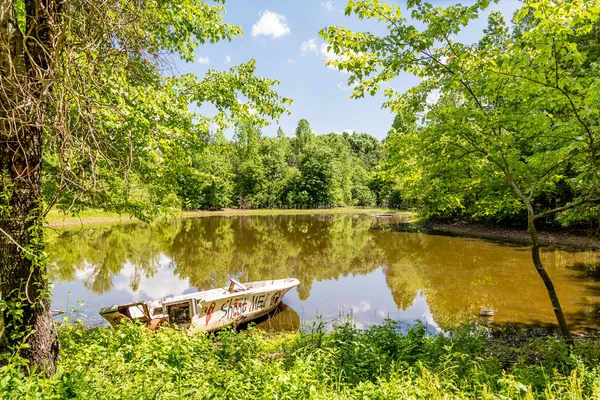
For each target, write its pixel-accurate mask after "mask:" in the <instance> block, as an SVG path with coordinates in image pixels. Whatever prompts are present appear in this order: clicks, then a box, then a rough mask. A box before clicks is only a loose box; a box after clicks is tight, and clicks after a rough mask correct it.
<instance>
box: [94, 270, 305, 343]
mask: <svg viewBox="0 0 600 400" xmlns="http://www.w3.org/2000/svg"><path fill="white" fill-rule="evenodd" d="M232 282H235V281H232ZM299 283H300V282H299V281H298V280H297V279H292V278H290V279H279V280H272V281H258V282H249V283H245V284H243V285H242V284H239V283H236V284H234V283H232V284H231V285H229V287H224V288H218V289H212V290H207V291H204V292H198V293H193V294H187V295H181V296H176V297H171V298H167V299H163V300H154V301H148V302H137V303H129V304H123V305H117V306H112V307H108V308H104V309H102V310H100V315H102V316H103V317H104V318H105V319H106V320H108V321H109V322H110V323H111V325H113V326H114V325H116V324H118V323H119V322H120V321H121V320H122V319H123V318H126V319H129V320H139V321H141V322H143V323H144V324H146V325H147V326H148V327H149V328H151V329H155V328H156V327H157V326H158V325H160V324H164V323H169V324H172V325H178V326H188V327H189V328H190V330H191V331H193V332H208V331H213V330H215V329H218V328H221V327H224V326H227V325H232V324H234V325H237V324H241V323H245V322H249V321H252V320H254V319H256V318H260V317H262V316H264V315H266V314H268V313H270V312H272V311H273V310H274V309H275V308H276V307H278V306H279V304H280V303H281V300H282V299H283V297H284V296H285V294H286V293H287V292H288V291H289V290H290V289H292V288H293V287H295V286H297V285H298V284H299Z"/></svg>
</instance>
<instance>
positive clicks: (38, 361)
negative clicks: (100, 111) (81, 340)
mask: <svg viewBox="0 0 600 400" xmlns="http://www.w3.org/2000/svg"><path fill="white" fill-rule="evenodd" d="M0 149H2V150H0V151H1V154H0V166H2V169H3V170H4V177H3V178H4V180H3V183H4V185H3V186H4V188H3V189H7V190H8V191H9V193H11V197H10V200H9V202H8V204H4V206H8V210H6V211H8V212H7V213H6V212H5V213H2V218H0V228H1V229H2V230H3V231H4V232H3V233H2V234H1V235H0V291H1V293H2V300H4V301H5V302H6V304H7V309H6V311H5V313H4V316H3V317H4V332H3V342H4V345H6V346H8V348H9V349H10V350H13V351H14V350H19V352H20V353H21V355H22V356H23V357H25V358H27V359H29V360H30V361H31V363H32V364H34V365H37V366H38V367H39V368H41V369H42V370H43V371H45V372H46V373H48V374H53V373H54V369H55V367H54V364H55V361H56V358H57V356H58V340H57V335H56V329H55V326H54V323H53V321H52V316H51V314H50V300H49V290H48V281H47V276H46V273H47V271H46V264H45V260H43V259H42V258H40V255H41V253H42V251H43V236H42V229H41V217H40V213H41V211H40V209H41V180H40V178H41V176H40V167H41V129H39V128H30V129H28V130H27V133H26V134H23V135H20V137H19V141H18V142H16V141H7V140H1V141H0ZM7 184H8V185H10V186H7ZM24 344H26V346H23V345H24Z"/></svg>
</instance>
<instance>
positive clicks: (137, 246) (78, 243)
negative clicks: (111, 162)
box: [48, 215, 381, 299]
mask: <svg viewBox="0 0 600 400" xmlns="http://www.w3.org/2000/svg"><path fill="white" fill-rule="evenodd" d="M372 224H373V219H372V218H370V217H367V216H364V215H363V216H351V215H317V216H307V215H289V216H264V217H263V216H261V217H231V218H223V217H209V218H200V219H186V220H183V221H178V222H172V223H163V224H156V225H150V226H148V225H141V224H126V225H113V226H108V227H94V228H92V229H86V230H84V231H82V232H79V233H77V232H63V233H61V234H59V235H56V236H55V237H53V238H51V239H50V240H49V244H48V250H49V253H50V255H51V259H52V261H53V262H54V264H55V265H56V268H55V269H54V279H60V280H74V279H75V278H76V275H77V271H86V272H87V274H86V280H85V286H86V287H87V288H88V289H90V290H91V291H92V292H94V293H105V292H107V291H109V290H110V288H111V286H112V279H113V278H114V277H115V276H117V275H118V274H119V273H120V272H121V271H122V269H123V267H124V266H125V265H129V266H130V267H132V268H133V269H134V271H133V274H132V281H131V282H130V285H131V287H132V288H133V289H134V290H135V289H136V288H137V285H139V279H141V277H146V278H147V277H151V276H153V275H154V274H155V273H156V271H157V270H158V268H159V258H160V255H161V254H164V255H166V256H167V257H169V258H170V259H171V265H172V266H173V268H174V273H175V274H177V275H178V276H180V277H181V278H185V279H188V280H189V281H190V284H192V285H193V286H196V287H198V288H199V289H201V290H202V289H208V288H212V287H215V286H220V285H224V284H225V282H226V280H227V276H228V275H236V276H238V278H240V279H242V280H245V281H254V280H266V279H279V278H284V277H290V276H293V277H296V278H298V279H299V280H300V281H301V282H302V283H301V285H300V287H299V288H298V291H299V294H300V297H301V298H303V299H305V298H307V297H308V296H309V293H310V288H311V285H312V282H313V281H314V280H324V279H334V278H338V277H339V276H342V275H348V274H365V273H369V272H371V271H373V270H374V269H375V268H376V267H377V266H378V265H379V264H380V261H381V255H380V252H379V251H378V250H377V249H376V248H375V246H374V245H373V243H372V234H371V232H370V231H369V230H370V228H371V226H372Z"/></svg>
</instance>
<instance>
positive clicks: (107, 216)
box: [45, 207, 415, 228]
mask: <svg viewBox="0 0 600 400" xmlns="http://www.w3.org/2000/svg"><path fill="white" fill-rule="evenodd" d="M339 214H393V216H399V217H403V218H402V219H405V220H406V221H407V222H408V221H411V220H412V219H413V217H414V215H415V213H413V212H410V211H397V210H392V209H386V208H353V207H340V208H322V209H319V208H315V209H279V208H274V209H235V208H225V209H222V210H214V211H183V212H181V213H179V214H176V215H175V216H174V217H175V218H204V217H218V216H220V217H235V216H262V215H339ZM47 219H48V222H47V223H46V225H45V226H46V227H47V228H70V227H77V226H84V225H98V224H113V223H138V222H142V221H140V220H139V219H137V218H135V217H128V216H123V215H119V214H116V213H109V212H104V211H95V210H87V211H85V212H83V213H82V215H80V216H65V215H64V214H60V213H59V212H56V211H52V212H50V214H48V218H47ZM158 220H160V218H159V219H158Z"/></svg>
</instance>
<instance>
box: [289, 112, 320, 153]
mask: <svg viewBox="0 0 600 400" xmlns="http://www.w3.org/2000/svg"><path fill="white" fill-rule="evenodd" d="M314 137H315V134H314V133H313V131H312V129H311V128H310V124H309V123H308V121H307V120H305V119H301V120H300V121H298V126H297V127H296V137H295V141H294V152H295V154H296V157H299V156H300V153H302V151H303V150H304V148H305V147H306V146H307V145H308V144H309V143H310V142H311V141H312V139H313V138H314Z"/></svg>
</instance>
